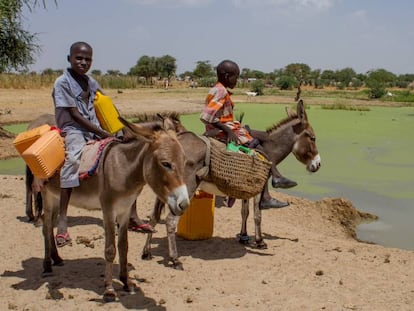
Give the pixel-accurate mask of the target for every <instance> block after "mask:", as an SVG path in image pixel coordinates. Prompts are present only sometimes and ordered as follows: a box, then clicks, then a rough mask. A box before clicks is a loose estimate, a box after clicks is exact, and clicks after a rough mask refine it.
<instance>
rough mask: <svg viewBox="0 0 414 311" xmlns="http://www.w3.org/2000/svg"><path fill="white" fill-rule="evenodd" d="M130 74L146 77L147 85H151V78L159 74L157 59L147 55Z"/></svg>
mask: <svg viewBox="0 0 414 311" xmlns="http://www.w3.org/2000/svg"><path fill="white" fill-rule="evenodd" d="M128 74H129V75H133V76H138V77H145V80H146V81H147V83H150V82H151V78H152V77H155V76H157V74H158V71H157V62H156V58H155V57H150V56H147V55H144V56H142V57H141V58H140V59H139V60H138V62H137V64H136V65H135V66H134V67H132V68H131V69H130V70H129V72H128Z"/></svg>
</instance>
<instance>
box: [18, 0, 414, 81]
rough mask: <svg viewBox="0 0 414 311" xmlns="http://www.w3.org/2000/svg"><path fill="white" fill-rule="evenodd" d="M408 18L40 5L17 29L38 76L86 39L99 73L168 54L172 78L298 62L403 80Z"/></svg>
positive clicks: (370, 1) (356, 8)
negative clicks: (31, 48) (225, 64)
mask: <svg viewBox="0 0 414 311" xmlns="http://www.w3.org/2000/svg"><path fill="white" fill-rule="evenodd" d="M40 2H41V1H40ZM413 12H414V1H412V0H394V1H389V0H116V1H115V0H57V6H56V5H55V3H54V1H52V0H46V9H44V8H43V7H42V6H40V7H37V8H35V9H34V10H32V11H29V10H28V9H26V8H25V9H24V11H23V15H24V19H23V24H24V25H25V28H26V29H27V30H28V31H30V32H31V33H36V34H37V38H38V42H37V43H38V44H39V45H40V47H41V52H40V53H39V54H38V55H37V56H36V58H37V61H36V63H35V64H34V65H32V66H30V67H29V69H30V70H31V71H37V72H41V71H42V70H44V69H47V68H51V69H55V70H56V69H64V68H66V67H68V62H67V55H68V51H69V47H70V45H71V44H72V43H73V42H76V41H86V42H88V43H89V44H91V46H92V47H93V49H94V56H93V64H92V70H94V69H96V70H101V71H102V72H103V73H105V72H106V71H107V70H119V71H121V72H122V73H127V72H128V71H129V69H130V68H131V67H133V66H135V65H136V63H137V61H138V60H139V58H140V57H142V56H144V55H147V56H154V57H162V56H164V55H170V56H172V57H174V58H175V59H176V63H177V74H180V73H183V72H185V71H193V70H194V68H195V67H196V64H197V62H198V61H209V62H210V64H212V65H213V66H216V65H217V64H218V63H219V62H220V61H222V60H224V59H231V60H233V61H235V62H237V63H238V64H239V67H240V68H241V69H243V68H248V69H251V70H260V71H263V72H272V71H274V70H278V69H283V68H284V67H285V66H286V65H288V64H291V63H304V64H307V65H309V66H310V67H311V69H312V70H315V69H320V70H322V71H323V70H341V69H344V68H352V69H354V70H355V71H356V72H357V73H367V72H368V71H370V70H375V69H386V70H388V71H391V72H393V73H395V74H405V73H414V61H413V57H414V31H413V29H414V18H412V16H413Z"/></svg>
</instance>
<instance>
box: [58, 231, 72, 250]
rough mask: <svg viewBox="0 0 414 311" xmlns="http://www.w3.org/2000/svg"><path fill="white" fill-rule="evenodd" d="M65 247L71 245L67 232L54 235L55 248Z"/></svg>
mask: <svg viewBox="0 0 414 311" xmlns="http://www.w3.org/2000/svg"><path fill="white" fill-rule="evenodd" d="M65 245H72V239H71V238H70V236H69V232H66V233H60V234H57V235H56V246H57V247H63V246H65Z"/></svg>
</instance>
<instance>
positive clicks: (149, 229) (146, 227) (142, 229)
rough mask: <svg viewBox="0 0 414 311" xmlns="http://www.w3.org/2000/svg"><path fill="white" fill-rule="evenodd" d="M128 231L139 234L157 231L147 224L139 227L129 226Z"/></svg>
mask: <svg viewBox="0 0 414 311" xmlns="http://www.w3.org/2000/svg"><path fill="white" fill-rule="evenodd" d="M128 230H129V231H133V232H140V233H155V232H157V231H155V229H154V228H153V227H152V226H151V225H150V224H147V223H142V224H140V225H136V226H130V227H129V228H128Z"/></svg>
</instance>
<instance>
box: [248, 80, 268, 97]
mask: <svg viewBox="0 0 414 311" xmlns="http://www.w3.org/2000/svg"><path fill="white" fill-rule="evenodd" d="M264 87H265V83H264V81H263V80H256V81H253V82H252V83H251V89H250V90H251V91H252V92H256V93H257V95H263V89H264Z"/></svg>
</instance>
